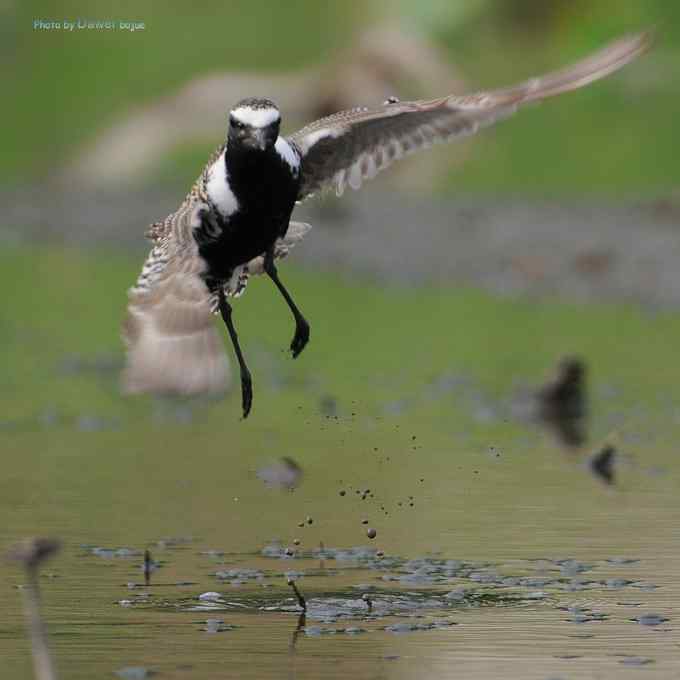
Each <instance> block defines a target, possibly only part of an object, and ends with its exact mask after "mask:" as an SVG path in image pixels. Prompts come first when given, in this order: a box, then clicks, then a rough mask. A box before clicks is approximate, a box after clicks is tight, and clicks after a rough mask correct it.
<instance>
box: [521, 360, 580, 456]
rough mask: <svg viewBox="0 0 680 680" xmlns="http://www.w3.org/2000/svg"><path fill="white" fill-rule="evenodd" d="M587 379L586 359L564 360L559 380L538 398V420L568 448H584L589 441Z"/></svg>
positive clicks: (546, 387)
mask: <svg viewBox="0 0 680 680" xmlns="http://www.w3.org/2000/svg"><path fill="white" fill-rule="evenodd" d="M586 377H587V368H586V363H585V362H584V361H583V359H581V358H579V357H576V356H566V357H563V358H562V359H561V360H560V362H559V364H558V366H557V371H556V375H555V377H554V378H552V379H551V380H549V381H548V382H547V383H545V384H544V385H543V386H542V387H541V388H540V389H539V390H537V391H536V394H535V395H534V396H535V400H536V406H537V416H538V419H539V420H540V421H541V422H543V423H544V424H546V425H547V426H549V427H551V429H553V430H554V432H555V434H557V436H558V438H559V440H560V441H561V442H562V443H563V444H565V445H566V446H570V447H578V446H581V445H582V444H583V443H584V442H585V439H586V417H587V414H588V412H587V407H586V403H587V389H586V382H587V381H586Z"/></svg>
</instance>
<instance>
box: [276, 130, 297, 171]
mask: <svg viewBox="0 0 680 680" xmlns="http://www.w3.org/2000/svg"><path fill="white" fill-rule="evenodd" d="M274 148H275V149H276V153H277V154H279V156H280V157H281V159H282V160H284V161H285V162H286V163H288V165H289V166H290V169H291V170H292V171H293V172H294V173H295V174H297V172H298V170H299V169H300V157H299V156H298V154H297V152H296V151H295V149H294V148H293V147H292V146H291V145H290V144H289V143H288V140H287V139H285V138H284V137H279V138H278V139H277V140H276V144H275V145H274Z"/></svg>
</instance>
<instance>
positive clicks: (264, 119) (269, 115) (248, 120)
mask: <svg viewBox="0 0 680 680" xmlns="http://www.w3.org/2000/svg"><path fill="white" fill-rule="evenodd" d="M231 115H232V116H233V117H234V118H236V120H238V121H240V122H241V123H245V124H246V125H251V126H252V127H256V128H264V127H267V126H268V125H271V124H272V123H274V122H276V121H277V120H279V119H280V118H281V114H280V113H279V111H278V109H274V108H271V107H268V108H265V109H253V108H251V107H250V106H239V107H238V108H237V109H234V110H233V111H232V112H231Z"/></svg>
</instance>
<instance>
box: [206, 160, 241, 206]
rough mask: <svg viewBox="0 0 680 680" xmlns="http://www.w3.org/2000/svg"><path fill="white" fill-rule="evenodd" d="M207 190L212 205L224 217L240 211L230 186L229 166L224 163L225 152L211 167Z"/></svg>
mask: <svg viewBox="0 0 680 680" xmlns="http://www.w3.org/2000/svg"><path fill="white" fill-rule="evenodd" d="M205 190H206V192H207V194H208V198H209V199H210V201H211V203H212V204H213V205H214V206H215V207H216V208H217V209H218V210H219V211H220V213H221V214H222V216H223V217H229V215H231V214H232V213H235V212H236V211H237V210H238V201H237V200H236V196H235V195H234V192H233V191H232V190H231V187H230V186H229V176H228V175H227V164H226V163H225V162H224V151H223V152H222V153H221V154H220V155H219V158H218V159H217V160H216V161H215V162H214V163H213V164H212V165H211V166H210V168H209V170H208V179H207V181H206V185H205Z"/></svg>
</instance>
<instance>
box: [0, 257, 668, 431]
mask: <svg viewBox="0 0 680 680" xmlns="http://www.w3.org/2000/svg"><path fill="white" fill-rule="evenodd" d="M0 265H1V267H2V271H3V276H4V277H6V280H8V281H12V282H13V290H14V294H13V295H9V296H7V299H6V301H5V303H4V304H3V305H2V308H0V346H2V347H3V352H4V356H5V364H6V369H5V370H4V371H3V373H2V376H1V377H0V381H1V382H0V387H1V389H0V395H1V396H0V410H1V412H2V414H3V417H2V419H3V421H5V422H7V423H12V422H14V421H19V422H21V420H22V419H24V418H27V417H28V418H38V417H39V415H40V414H41V413H43V412H44V411H47V410H49V409H50V408H52V407H56V408H58V409H60V410H62V411H63V412H62V416H63V417H64V418H65V419H66V420H67V421H69V420H70V419H74V418H77V417H78V415H80V414H82V413H83V412H88V413H101V414H102V415H105V416H106V417H107V418H109V417H110V418H119V417H120V418H125V419H126V420H128V421H130V422H140V423H146V422H147V419H148V416H149V410H148V408H147V406H148V405H149V404H150V403H151V400H147V399H145V398H141V397H135V398H127V399H123V398H121V395H120V393H119V389H118V371H117V370H115V371H112V372H110V373H108V374H106V375H104V376H103V377H102V376H99V377H97V375H98V374H97V372H96V371H95V372H92V371H90V372H88V371H82V372H78V371H64V370H62V366H63V364H64V361H65V360H67V359H68V358H70V357H73V356H76V357H80V358H81V359H82V358H90V359H92V358H94V357H96V356H102V355H104V356H106V355H113V356H117V357H120V358H121V360H122V352H123V350H122V344H121V341H120V339H119V328H120V322H121V320H122V314H123V310H124V306H125V291H126V290H127V288H128V287H129V286H130V283H131V281H134V280H135V278H136V275H137V272H138V270H139V266H140V258H139V257H135V256H132V255H129V254H122V253H118V254H116V253H110V252H104V251H96V250H95V251H88V252H83V251H79V250H64V249H55V248H50V249H48V248H44V249H37V250H36V249H35V248H31V249H28V248H10V249H7V250H5V251H4V252H3V253H2V254H0ZM285 277H286V282H287V283H288V284H289V286H290V288H291V290H293V291H295V292H296V299H298V298H299V304H300V305H301V307H302V308H303V309H304V310H305V313H306V314H307V316H308V317H309V319H310V320H311V323H312V338H313V339H312V342H311V345H310V348H309V349H308V350H306V351H305V353H304V354H303V355H302V356H301V357H300V359H298V360H297V361H293V360H291V359H290V356H289V354H288V352H287V351H286V349H287V347H288V343H289V341H290V337H291V336H292V331H293V324H292V320H291V319H290V316H289V313H288V310H287V308H286V306H285V304H283V302H282V301H281V299H280V298H279V296H278V295H277V294H276V292H275V290H274V289H273V287H272V285H271V284H270V283H269V282H268V281H267V280H265V279H262V278H259V277H258V278H255V279H253V280H252V281H251V283H250V284H249V286H248V291H247V294H246V295H245V297H244V298H242V299H241V300H238V301H237V302H236V306H235V319H236V323H237V327H238V328H239V333H240V335H241V338H242V343H243V345H244V348H245V351H246V352H247V354H248V355H249V356H250V357H251V363H253V369H254V379H255V405H254V414H253V417H252V419H250V420H249V421H248V424H247V427H239V428H237V427H236V423H237V421H238V417H239V399H240V395H239V394H237V392H238V390H236V391H235V392H234V393H233V394H230V396H229V397H228V399H227V402H226V403H224V402H222V401H221V400H220V401H219V402H218V403H217V404H215V405H214V406H210V407H209V408H208V409H207V415H206V419H207V421H209V423H210V425H209V427H212V428H215V432H216V433H217V432H220V431H230V430H233V431H234V433H238V432H244V433H245V432H247V431H248V430H250V429H251V428H252V427H258V426H260V424H261V423H263V422H266V423H267V426H268V427H274V428H282V429H283V430H290V429H291V428H292V429H295V428H297V427H298V426H297V425H295V424H294V423H296V422H297V421H298V420H299V416H296V415H295V414H296V412H297V409H298V408H300V407H303V408H304V410H305V412H307V413H318V409H319V404H318V402H319V400H320V399H321V398H322V397H324V396H326V395H329V394H330V395H332V396H333V397H334V398H335V399H336V400H337V402H338V404H339V406H340V409H341V411H344V412H345V413H348V412H349V411H352V410H354V408H353V406H352V405H353V404H354V403H356V404H357V405H360V408H361V411H363V412H364V413H366V414H382V409H383V408H384V406H385V404H387V403H388V402H394V401H399V400H401V399H402V398H403V399H406V400H407V401H412V400H413V399H414V398H415V395H417V394H419V393H421V392H422V391H423V390H426V388H427V386H428V385H432V384H435V383H436V382H437V381H438V380H440V379H441V378H442V377H446V376H450V375H459V374H464V375H471V376H473V377H474V380H475V381H476V382H477V383H478V386H479V388H480V389H482V390H484V391H486V392H487V393H488V394H489V395H490V396H492V397H494V396H495V397H499V396H501V395H506V396H507V395H508V393H510V392H511V391H512V388H513V381H515V380H517V379H521V380H532V379H533V380H536V381H537V382H540V381H541V380H542V379H543V378H544V377H545V375H546V371H548V370H549V369H550V368H551V367H552V366H553V364H554V363H555V361H556V360H557V359H558V358H559V357H560V356H561V355H563V354H566V353H569V354H578V355H582V356H583V357H584V358H585V359H586V360H587V362H588V363H589V364H592V365H593V366H596V367H597V368H596V376H602V377H603V379H604V378H605V377H606V379H607V380H609V381H611V382H612V383H615V384H616V385H617V386H618V387H620V388H621V390H622V392H623V393H624V394H628V395H630V397H631V399H632V398H634V399H635V401H643V402H647V403H653V402H654V401H655V399H657V398H658V397H659V395H660V394H664V393H665V391H666V390H668V391H672V390H673V389H674V387H675V386H676V385H677V383H678V382H680V365H678V363H677V362H676V361H675V360H674V356H675V353H676V344H677V343H676V338H677V337H678V336H679V335H680V318H678V317H677V315H674V314H672V313H662V312H657V313H655V315H654V318H653V323H651V319H650V316H649V313H648V312H646V311H645V310H643V309H641V308H638V307H635V306H628V305H611V304H608V305H605V304H590V305H582V304H580V305H579V304H568V303H561V302H559V301H558V300H546V301H543V302H536V301H530V300H510V299H498V298H496V297H493V296H491V295H488V294H486V293H483V292H479V291H473V290H466V289H460V288H429V287H422V288H415V289H414V288H408V289H406V288H402V287H399V286H395V287H387V288H386V287H384V286H382V285H377V284H375V285H373V284H370V283H368V282H365V281H353V280H348V279H345V278H343V277H341V276H339V275H335V274H320V273H311V272H305V271H300V270H299V269H296V268H295V267H293V266H291V265H286V266H285ZM46 291H47V293H48V294H46ZM614 340H615V342H614ZM229 347H230V346H229V344H228V340H227V339H226V336H225V348H226V349H225V351H227V352H229V351H230V350H229ZM633 357H637V360H636V361H632V360H631V359H632V358H633ZM451 408H452V404H451V403H450V402H448V400H447V399H443V400H434V401H432V402H431V403H430V402H428V401H427V400H425V401H424V402H422V403H420V402H419V401H418V399H416V403H415V406H414V407H413V409H414V411H413V412H414V413H415V414H417V415H418V417H422V418H426V419H428V421H430V420H431V422H428V424H429V425H431V426H432V427H433V429H434V430H437V429H441V428H442V427H443V428H445V429H447V428H448V427H449V426H450V412H451ZM453 408H454V410H455V409H456V407H455V406H453ZM464 410H465V409H464ZM265 414H266V417H265ZM468 416H469V413H468ZM457 417H458V418H461V417H462V414H461V413H459V414H458V416H457ZM467 425H469V423H466V426H467ZM32 427H34V426H32ZM29 429H31V428H29ZM481 429H482V431H483V432H485V434H486V435H487V436H488V434H489V425H488V424H486V423H484V424H483V425H482V428H481ZM491 430H493V425H492V426H491ZM235 436H237V437H238V434H235Z"/></svg>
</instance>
